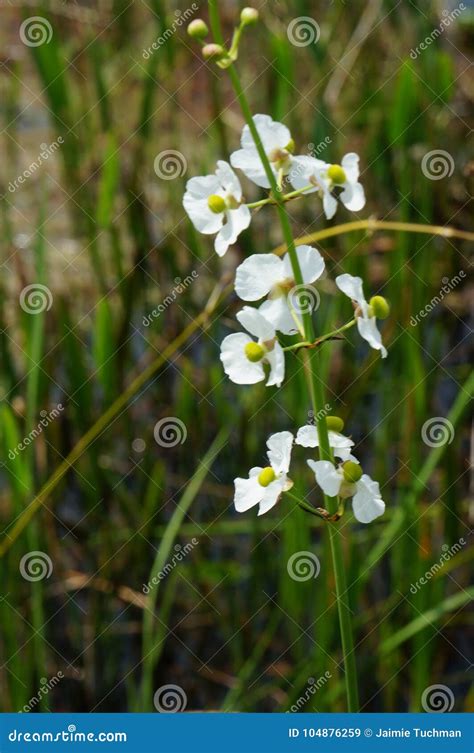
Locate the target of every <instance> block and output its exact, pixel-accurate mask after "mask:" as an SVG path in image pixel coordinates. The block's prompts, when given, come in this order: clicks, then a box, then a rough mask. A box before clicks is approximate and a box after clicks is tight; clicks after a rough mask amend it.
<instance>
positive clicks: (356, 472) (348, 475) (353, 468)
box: [342, 460, 362, 484]
mask: <svg viewBox="0 0 474 753" xmlns="http://www.w3.org/2000/svg"><path fill="white" fill-rule="evenodd" d="M342 472H343V473H344V480H345V481H349V482H350V483H351V484H355V483H357V481H359V480H360V479H361V478H362V468H361V467H360V465H359V464H358V463H354V462H353V461H352V460H348V461H347V462H345V463H344V464H343V466H342Z"/></svg>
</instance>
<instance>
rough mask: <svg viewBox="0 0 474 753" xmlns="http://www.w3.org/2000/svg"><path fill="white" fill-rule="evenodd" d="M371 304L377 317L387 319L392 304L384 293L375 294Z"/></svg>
mask: <svg viewBox="0 0 474 753" xmlns="http://www.w3.org/2000/svg"><path fill="white" fill-rule="evenodd" d="M369 306H370V307H371V309H372V311H373V313H374V316H375V317H376V318H377V319H386V318H387V316H388V315H389V314H390V304H389V302H388V301H387V299H386V298H384V297H383V296H382V295H374V296H373V297H372V298H371V299H370V301H369Z"/></svg>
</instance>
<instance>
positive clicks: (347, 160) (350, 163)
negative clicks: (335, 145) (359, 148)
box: [341, 152, 359, 183]
mask: <svg viewBox="0 0 474 753" xmlns="http://www.w3.org/2000/svg"><path fill="white" fill-rule="evenodd" d="M341 166H342V167H343V169H344V172H345V174H346V178H347V182H348V183H355V182H356V181H357V180H358V178H359V155H358V154H356V153H355V152H349V153H348V154H345V155H344V157H343V158H342V160H341Z"/></svg>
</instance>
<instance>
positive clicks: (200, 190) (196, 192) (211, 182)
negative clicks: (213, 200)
mask: <svg viewBox="0 0 474 753" xmlns="http://www.w3.org/2000/svg"><path fill="white" fill-rule="evenodd" d="M219 192H221V193H222V186H221V184H220V181H219V178H218V177H217V175H197V176H196V177H194V178H190V179H189V180H188V182H187V183H186V193H185V196H189V197H190V198H191V199H208V198H209V196H212V194H214V193H219Z"/></svg>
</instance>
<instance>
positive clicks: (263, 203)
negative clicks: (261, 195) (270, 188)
mask: <svg viewBox="0 0 474 753" xmlns="http://www.w3.org/2000/svg"><path fill="white" fill-rule="evenodd" d="M311 189H312V190H314V186H312V185H309V186H305V187H304V188H299V189H298V190H297V191H291V192H290V193H284V194H282V196H281V200H282V201H285V202H286V201H291V200H292V199H297V198H299V197H300V196H303V195H304V194H305V193H307V192H308V191H309V190H311ZM268 204H277V202H276V201H275V199H274V198H273V196H269V197H268V198H267V199H260V200H259V201H252V202H251V203H250V204H247V207H248V208H249V209H259V208H260V207H264V206H266V205H268Z"/></svg>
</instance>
